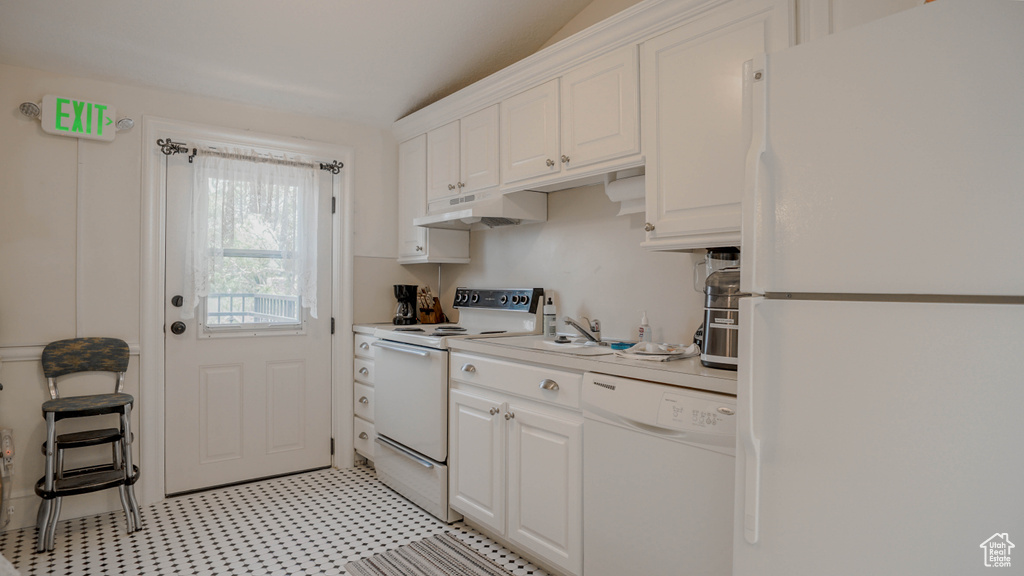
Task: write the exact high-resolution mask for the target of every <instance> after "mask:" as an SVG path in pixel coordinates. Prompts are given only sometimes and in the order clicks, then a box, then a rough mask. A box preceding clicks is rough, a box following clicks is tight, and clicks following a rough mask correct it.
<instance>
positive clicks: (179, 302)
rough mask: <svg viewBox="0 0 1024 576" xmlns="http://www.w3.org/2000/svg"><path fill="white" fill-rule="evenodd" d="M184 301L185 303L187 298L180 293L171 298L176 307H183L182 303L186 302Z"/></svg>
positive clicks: (172, 304)
mask: <svg viewBox="0 0 1024 576" xmlns="http://www.w3.org/2000/svg"><path fill="white" fill-rule="evenodd" d="M184 303H185V299H184V298H182V297H181V296H180V295H179V296H175V297H174V298H171V306H174V307H175V308H181V305H182V304H184Z"/></svg>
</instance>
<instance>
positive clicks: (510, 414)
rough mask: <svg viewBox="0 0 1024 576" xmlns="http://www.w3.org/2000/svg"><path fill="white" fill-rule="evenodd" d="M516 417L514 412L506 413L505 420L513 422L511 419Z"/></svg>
mask: <svg viewBox="0 0 1024 576" xmlns="http://www.w3.org/2000/svg"><path fill="white" fill-rule="evenodd" d="M515 417H516V415H515V413H514V412H505V420H511V419H513V418H515Z"/></svg>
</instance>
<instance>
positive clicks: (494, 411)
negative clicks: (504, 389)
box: [491, 408, 501, 416]
mask: <svg viewBox="0 0 1024 576" xmlns="http://www.w3.org/2000/svg"><path fill="white" fill-rule="evenodd" d="M498 412H501V410H498V409H497V408H491V416H494V415H495V414H497V413H498Z"/></svg>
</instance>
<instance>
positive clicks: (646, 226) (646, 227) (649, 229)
mask: <svg viewBox="0 0 1024 576" xmlns="http://www.w3.org/2000/svg"><path fill="white" fill-rule="evenodd" d="M644 230H646V231H647V232H653V231H654V224H651V223H650V222H647V223H645V224H644Z"/></svg>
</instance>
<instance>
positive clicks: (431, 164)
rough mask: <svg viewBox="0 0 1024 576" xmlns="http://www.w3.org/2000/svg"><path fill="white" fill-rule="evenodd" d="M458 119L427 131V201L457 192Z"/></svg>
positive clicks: (458, 182) (459, 182)
mask: <svg viewBox="0 0 1024 576" xmlns="http://www.w3.org/2000/svg"><path fill="white" fill-rule="evenodd" d="M459 152H460V151H459V121H458V120H456V121H455V122H450V123H448V124H445V125H444V126H441V127H440V128H434V129H433V130H431V131H430V132H427V202H433V201H435V200H439V199H441V198H447V197H448V196H454V195H456V194H458V193H459V190H460V186H459V184H461V181H460V180H459V178H460V175H459Z"/></svg>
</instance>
